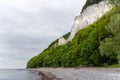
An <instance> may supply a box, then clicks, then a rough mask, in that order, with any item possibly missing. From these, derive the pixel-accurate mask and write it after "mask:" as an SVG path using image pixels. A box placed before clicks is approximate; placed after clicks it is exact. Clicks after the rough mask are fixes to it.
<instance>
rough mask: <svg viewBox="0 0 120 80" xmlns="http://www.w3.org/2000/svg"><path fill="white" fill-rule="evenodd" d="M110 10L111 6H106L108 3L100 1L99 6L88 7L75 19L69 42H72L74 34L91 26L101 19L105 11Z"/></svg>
mask: <svg viewBox="0 0 120 80" xmlns="http://www.w3.org/2000/svg"><path fill="white" fill-rule="evenodd" d="M110 9H112V5H111V4H108V2H107V1H106V0H105V1H102V2H100V3H99V4H94V5H92V6H89V7H88V8H87V9H86V10H84V11H83V13H82V14H81V15H79V16H77V17H76V18H75V21H74V24H73V26H72V29H71V34H70V37H69V38H68V41H69V40H72V39H73V38H74V36H75V34H76V33H77V32H78V31H79V30H80V29H83V28H85V27H87V26H88V25H90V24H93V23H94V22H95V21H97V20H98V19H99V18H100V17H102V16H103V15H104V14H105V13H106V12H107V11H109V10H110Z"/></svg>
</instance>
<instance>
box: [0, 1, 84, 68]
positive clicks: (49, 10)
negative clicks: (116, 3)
mask: <svg viewBox="0 0 120 80" xmlns="http://www.w3.org/2000/svg"><path fill="white" fill-rule="evenodd" d="M85 2H86V0H0V68H9V69H11V68H25V67H26V64H27V62H28V60H29V59H30V58H31V57H33V56H35V55H38V54H39V53H40V52H41V51H42V50H43V49H45V48H46V47H47V46H48V45H49V44H50V43H51V42H52V41H54V40H55V39H57V38H59V37H60V36H62V35H63V34H65V33H67V32H69V31H70V30H71V27H72V25H73V22H74V18H75V16H77V15H79V14H80V12H81V9H82V6H83V5H84V4H85Z"/></svg>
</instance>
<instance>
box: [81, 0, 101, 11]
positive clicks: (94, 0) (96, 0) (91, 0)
mask: <svg viewBox="0 0 120 80" xmlns="http://www.w3.org/2000/svg"><path fill="white" fill-rule="evenodd" d="M100 1H103V0H87V2H86V4H85V5H84V6H83V9H82V12H83V10H85V9H86V8H87V7H88V6H90V5H93V4H98V3H99V2H100Z"/></svg>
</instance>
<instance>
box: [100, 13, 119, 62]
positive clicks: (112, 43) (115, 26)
mask: <svg viewBox="0 0 120 80" xmlns="http://www.w3.org/2000/svg"><path fill="white" fill-rule="evenodd" d="M106 29H107V30H108V31H109V32H110V33H111V34H112V36H111V37H109V38H106V39H105V40H104V41H102V42H101V44H100V52H101V54H102V55H106V56H109V58H111V59H114V57H116V56H117V54H119V55H120V50H119V49H120V14H118V13H117V14H115V15H114V16H112V17H111V21H110V23H109V24H108V25H107V26H106ZM111 56H112V57H111ZM114 62H117V59H114ZM109 63H110V64H111V63H112V62H109Z"/></svg>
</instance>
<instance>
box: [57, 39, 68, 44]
mask: <svg viewBox="0 0 120 80" xmlns="http://www.w3.org/2000/svg"><path fill="white" fill-rule="evenodd" d="M66 42H67V41H66V40H65V39H64V37H60V38H59V39H58V45H63V44H65V43H66Z"/></svg>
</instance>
